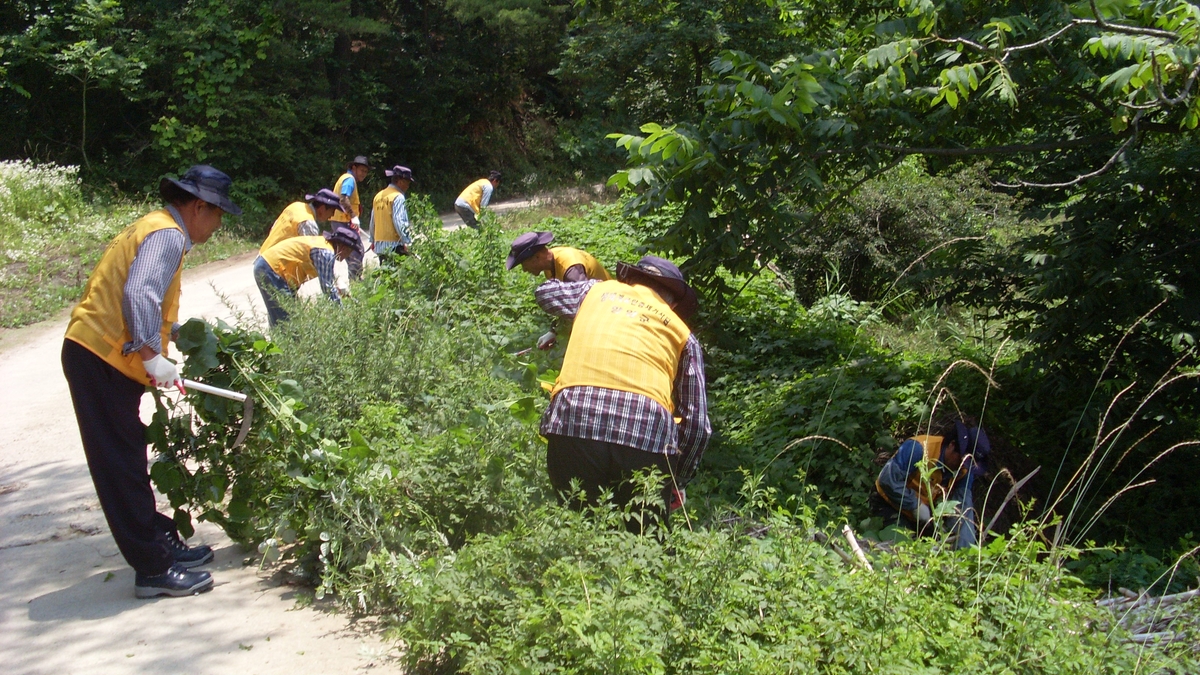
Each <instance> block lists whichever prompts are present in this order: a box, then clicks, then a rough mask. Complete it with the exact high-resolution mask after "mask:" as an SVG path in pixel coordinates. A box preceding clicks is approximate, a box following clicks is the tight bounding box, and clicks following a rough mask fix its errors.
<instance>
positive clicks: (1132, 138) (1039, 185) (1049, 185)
mask: <svg viewBox="0 0 1200 675" xmlns="http://www.w3.org/2000/svg"><path fill="white" fill-rule="evenodd" d="M1141 115H1142V113H1140V112H1139V113H1138V114H1137V116H1136V117H1134V118H1133V125H1132V126H1133V133H1131V134H1129V138H1127V139H1125V142H1124V143H1122V144H1121V147H1119V148H1117V151H1116V152H1114V153H1113V155H1112V157H1109V158H1108V161H1107V162H1105V163H1104V166H1102V167H1100V168H1099V169H1096V170H1095V171H1092V172H1091V173H1085V174H1080V175H1078V176H1076V177H1075V178H1074V179H1072V180H1069V181H1067V182H1065V183H1027V182H1025V181H1023V180H1021V181H1017V182H1016V183H1015V184H1011V185H1010V184H1008V183H993V185H996V186H997V187H1002V188H1009V189H1015V188H1023V187H1031V188H1051V189H1058V188H1068V187H1075V186H1076V185H1079V184H1080V183H1082V182H1084V181H1085V180H1090V179H1092V178H1095V177H1096V176H1100V175H1103V174H1105V173H1107V172H1108V170H1109V169H1111V168H1113V167H1114V166H1116V164H1117V160H1118V159H1120V158H1121V155H1122V154H1124V153H1125V149H1126V148H1128V147H1129V146H1130V144H1131V143H1133V142H1134V141H1135V140H1137V137H1138V129H1137V122H1138V118H1139V117H1141Z"/></svg>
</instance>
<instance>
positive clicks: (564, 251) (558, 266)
mask: <svg viewBox="0 0 1200 675" xmlns="http://www.w3.org/2000/svg"><path fill="white" fill-rule="evenodd" d="M549 251H550V253H551V254H553V255H554V269H551V270H547V271H546V278H547V279H558V280H559V281H562V280H563V275H564V274H566V273H567V270H568V269H570V268H572V267H574V266H576V265H583V270H584V272H586V273H587V276H588V278H589V279H595V280H597V281H608V280H609V279H611V278H612V277H610V276H608V270H606V269H604V266H603V265H601V264H600V263H599V262H598V261H597V260H596V258H595V257H593V256H592V254H591V253H588V252H587V251H581V250H579V249H577V248H571V247H570V246H556V247H554V248H552V249H549Z"/></svg>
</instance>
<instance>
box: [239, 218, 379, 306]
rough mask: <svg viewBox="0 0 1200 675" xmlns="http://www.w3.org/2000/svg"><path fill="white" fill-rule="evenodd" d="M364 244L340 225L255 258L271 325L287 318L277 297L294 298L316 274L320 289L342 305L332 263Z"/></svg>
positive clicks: (257, 280)
mask: <svg viewBox="0 0 1200 675" xmlns="http://www.w3.org/2000/svg"><path fill="white" fill-rule="evenodd" d="M361 246H362V244H361V240H360V239H359V237H358V233H357V232H355V231H353V230H351V229H350V228H348V227H343V226H337V228H336V229H335V230H334V231H333V232H326V233H324V234H323V235H322V236H318V237H292V238H291V239H285V240H283V241H281V242H279V243H278V244H275V245H274V246H272V247H271V248H269V249H267V250H266V251H264V252H263V253H261V254H260V255H259V256H258V258H256V259H255V261H254V281H255V283H257V284H258V290H259V292H260V293H262V297H263V302H264V303H266V305H267V320H268V321H269V322H270V325H271V327H272V328H273V327H275V325H276V324H278V323H279V322H280V321H286V320H287V318H288V314H287V312H286V311H284V309H283V307H282V306H280V304H279V302H278V296H279V295H286V296H289V297H294V296H295V295H296V290H297V289H298V288H300V286H301V285H303V284H304V282H306V281H308V280H309V279H312V278H314V277H315V278H317V279H318V280H319V281H320V282H321V290H322V291H323V292H324V293H325V295H327V296H328V297H329V299H330V301H332V302H333V303H334V304H336V305H341V304H342V299H341V297H340V296H339V295H338V291H337V287H336V285H335V283H334V279H333V263H334V262H335V261H338V260H346V259H347V258H349V257H350V256H351V255H353V254H354V253H355V252H361V250H362V249H361Z"/></svg>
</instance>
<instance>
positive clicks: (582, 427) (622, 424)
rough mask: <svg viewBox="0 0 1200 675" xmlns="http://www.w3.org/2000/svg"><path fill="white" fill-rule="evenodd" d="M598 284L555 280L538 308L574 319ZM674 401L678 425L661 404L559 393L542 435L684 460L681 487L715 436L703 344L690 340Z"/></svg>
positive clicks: (627, 396) (540, 292)
mask: <svg viewBox="0 0 1200 675" xmlns="http://www.w3.org/2000/svg"><path fill="white" fill-rule="evenodd" d="M596 283H597V282H596V280H595V279H587V280H584V281H575V282H565V281H558V280H555V279H551V280H549V281H547V282H545V283H543V284H542V285H540V286H538V288H537V291H536V292H535V297H536V298H537V303H538V306H540V307H541V308H542V309H543V310H545V311H546V312H547V313H549V314H552V315H554V316H560V317H565V318H574V317H575V314H576V312H578V311H579V306H580V304H582V303H583V299H584V297H585V296H586V295H587V293H588V291H590V290H591V288H592V286H594V285H595V284H596ZM671 399H672V401H673V402H674V403H675V414H676V415H678V416H679V417H680V418H681V421H680V423H679V424H676V423H675V419H674V418H673V417H672V416H671V413H670V412H669V411H668V410H667V409H666V408H664V407H663V406H662V404H660V403H659V402H658V401H655V400H654V399H652V398H650V397H648V396H643V395H641V394H635V393H633V392H628V391H621V390H618V389H607V388H604V387H586V386H581V387H568V388H566V389H563V390H562V391H560V392H558V394H557V395H556V396H555V397H554V398H553V400H551V401H550V407H549V408H547V409H546V413H545V414H544V415H543V416H542V425H541V432H542V434H543V435H545V434H558V435H561V436H571V437H573V438H586V439H589V440H594V441H604V442H607V443H617V444H619V445H626V446H629V447H633V448H637V449H639V450H644V451H646V452H654V453H664V454H668V455H679V476H678V478H677V480H678V481H679V483H680V484H681V485H687V483H688V482H689V481H690V480H691V479H692V477H693V476H694V475H695V474H696V467H697V466H698V465H699V463H700V457H701V455H703V454H704V449H705V448H706V447H707V446H708V440H709V438H710V437H711V436H712V427H711V426H710V425H709V421H708V401H707V399H706V393H705V381H704V356H703V353H702V351H701V349H700V341H699V340H697V339H696V336H695V335H689V336H688V339H687V344H686V345H685V346H684V349H683V353H682V354H681V355H680V357H679V367H678V369H677V370H676V373H675V382H674V385H673V387H672V392H671Z"/></svg>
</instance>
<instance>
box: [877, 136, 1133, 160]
mask: <svg viewBox="0 0 1200 675" xmlns="http://www.w3.org/2000/svg"><path fill="white" fill-rule="evenodd" d="M1111 139H1112V136H1107V135H1105V136H1087V137H1085V138H1072V139H1069V140H1065V141H1054V142H1051V143H1027V144H1023V145H993V146H991V147H988V148H903V147H900V146H898V145H883V144H875V147H877V148H879V149H880V150H886V151H888V152H899V153H901V154H905V155H935V156H940V157H969V156H972V155H1013V154H1017V153H1021V152H1047V151H1050V150H1063V149H1066V148H1077V147H1080V146H1084V145H1095V144H1097V143H1102V142H1104V141H1107V140H1111Z"/></svg>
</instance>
